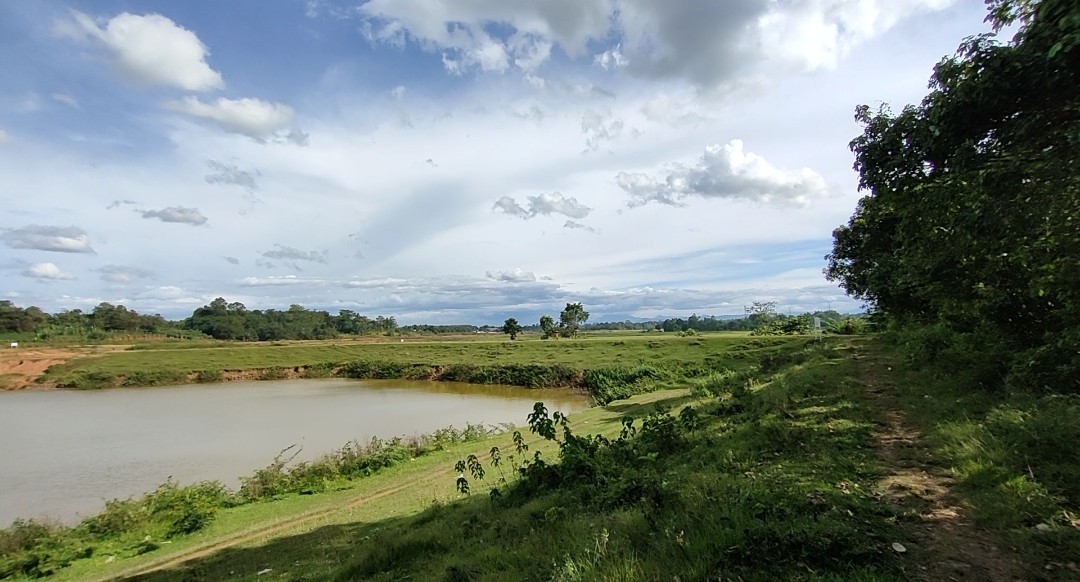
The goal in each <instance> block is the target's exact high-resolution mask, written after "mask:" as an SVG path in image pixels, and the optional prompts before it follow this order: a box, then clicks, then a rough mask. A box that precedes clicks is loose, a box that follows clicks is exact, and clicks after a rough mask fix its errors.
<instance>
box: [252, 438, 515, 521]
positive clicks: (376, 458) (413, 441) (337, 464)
mask: <svg viewBox="0 0 1080 582" xmlns="http://www.w3.org/2000/svg"><path fill="white" fill-rule="evenodd" d="M492 434H496V431H493V430H490V429H488V428H486V427H484V426H483V425H479V424H471V423H470V424H467V425H466V426H465V428H464V429H462V430H459V429H456V428H454V427H448V428H444V429H440V430H437V431H435V432H434V433H432V434H430V435H421V436H418V437H412V438H408V439H404V438H401V437H396V438H392V439H379V438H372V439H371V441H370V442H368V443H367V444H363V445H362V444H360V443H358V442H355V441H354V442H351V443H348V444H347V445H345V446H344V447H342V448H341V449H338V450H336V451H334V452H332V453H329V454H326V455H323V456H322V457H320V458H318V459H316V460H314V461H310V462H299V463H295V464H292V465H291V466H290V463H292V461H293V459H295V458H296V455H297V454H298V453H299V450H295V451H294V450H293V449H294V447H289V448H288V449H285V450H284V451H281V453H279V454H278V455H277V456H276V457H274V461H273V462H272V463H270V465H268V466H267V467H266V468H265V469H260V470H258V471H256V472H255V473H254V474H252V475H251V476H250V477H244V478H242V479H241V480H240V482H241V485H240V491H239V492H238V493H237V498H238V499H239V500H241V501H242V502H251V501H259V500H264V499H272V498H274V497H277V496H279V495H285V494H288V493H305V492H306V493H313V492H320V491H325V490H326V489H327V487H329V486H330V484H332V483H334V482H340V481H342V480H353V479H360V478H363V477H368V476H370V475H373V474H374V473H376V472H378V471H379V470H381V469H385V468H387V467H392V466H394V465H396V464H398V463H401V462H403V461H407V460H409V459H415V458H418V457H422V456H424V455H426V454H428V453H431V452H433V451H439V450H443V449H444V448H446V447H447V446H450V445H452V444H456V443H463V442H475V441H479V440H483V439H485V438H487V437H488V436H489V435H492ZM290 451H292V454H291V455H290V456H286V455H287V453H289V452H290Z"/></svg>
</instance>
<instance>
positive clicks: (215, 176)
mask: <svg viewBox="0 0 1080 582" xmlns="http://www.w3.org/2000/svg"><path fill="white" fill-rule="evenodd" d="M206 165H207V166H209V168H210V169H211V170H212V171H213V173H211V174H207V175H206V183H207V184H233V185H236V186H240V187H242V188H244V189H246V190H248V191H249V192H252V191H255V190H258V189H259V185H258V184H257V183H256V182H255V176H252V175H251V173H250V172H248V171H246V170H241V169H240V168H239V167H237V166H236V165H235V164H233V165H226V164H223V163H221V162H219V161H217V160H207V161H206ZM255 174H256V175H259V172H258V170H256V171H255Z"/></svg>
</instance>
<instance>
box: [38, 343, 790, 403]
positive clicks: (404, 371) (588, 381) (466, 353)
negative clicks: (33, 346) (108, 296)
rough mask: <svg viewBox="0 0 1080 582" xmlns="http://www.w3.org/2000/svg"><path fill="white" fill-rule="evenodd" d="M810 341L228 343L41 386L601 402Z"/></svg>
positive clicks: (57, 370)
mask: <svg viewBox="0 0 1080 582" xmlns="http://www.w3.org/2000/svg"><path fill="white" fill-rule="evenodd" d="M806 341H807V340H806V339H805V338H749V337H747V336H745V335H744V334H714V335H706V336H698V337H687V338H680V337H672V336H671V335H668V336H660V335H659V334H636V335H618V334H598V335H596V336H593V337H589V338H583V339H578V340H559V341H540V340H538V339H531V340H524V341H516V342H509V341H484V340H479V341H478V340H472V341H460V340H459V341H413V340H409V341H407V342H405V343H401V342H378V343H377V342H330V343H326V342H319V343H293V344H285V345H274V344H230V345H229V346H228V347H213V348H188V349H166V348H160V349H140V350H129V351H116V352H109V353H106V354H100V355H95V356H90V357H84V358H79V359H75V360H72V361H70V362H68V363H66V364H63V365H58V366H54V367H52V368H50V369H49V371H48V372H47V373H46V375H45V376H44V377H42V378H41V379H40V381H42V382H44V383H46V384H53V385H57V386H61V387H69V388H82V389H95V388H104V387H110V386H155V385H166V384H180V383H185V382H196V381H197V382H207V381H212V380H213V379H216V378H223V377H224V372H225V371H255V373H254V378H255V379H267V380H269V379H277V378H281V377H285V376H286V375H287V374H290V373H292V374H296V375H300V376H303V377H325V376H328V375H331V374H337V375H344V376H348V377H354V378H410V379H436V380H449V381H460V382H472V383H487V384H491V383H502V384H515V385H521V386H530V387H552V386H575V387H581V388H585V389H587V390H588V391H589V392H590V393H592V394H593V395H594V396H596V397H597V399H598V400H599V401H600V402H601V403H604V402H608V401H610V400H612V399H615V398H624V397H627V396H630V395H632V394H635V393H637V392H641V391H644V390H646V389H651V388H655V387H656V386H658V385H663V384H664V383H665V382H667V383H670V382H672V381H676V380H678V379H679V378H681V377H686V376H695V375H703V374H707V373H710V372H714V371H718V370H725V369H726V370H742V369H747V368H749V367H751V366H752V365H753V364H754V362H756V361H757V359H758V358H759V357H761V356H763V355H764V354H768V353H772V352H775V351H777V350H782V349H796V348H797V347H798V346H799V345H801V344H802V343H805V342H806Z"/></svg>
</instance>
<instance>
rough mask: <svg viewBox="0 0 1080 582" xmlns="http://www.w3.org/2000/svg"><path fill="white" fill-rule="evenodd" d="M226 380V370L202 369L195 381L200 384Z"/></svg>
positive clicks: (196, 375)
mask: <svg viewBox="0 0 1080 582" xmlns="http://www.w3.org/2000/svg"><path fill="white" fill-rule="evenodd" d="M224 380H225V372H223V371H221V370H200V371H199V372H197V373H196V374H195V381H196V382H198V383H200V384H210V383H213V382H223V381H224Z"/></svg>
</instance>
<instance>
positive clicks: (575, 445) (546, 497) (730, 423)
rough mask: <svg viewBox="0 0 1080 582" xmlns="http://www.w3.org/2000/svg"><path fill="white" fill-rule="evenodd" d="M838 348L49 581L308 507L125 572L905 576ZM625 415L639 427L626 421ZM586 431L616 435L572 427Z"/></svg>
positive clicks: (255, 508) (578, 419)
mask: <svg viewBox="0 0 1080 582" xmlns="http://www.w3.org/2000/svg"><path fill="white" fill-rule="evenodd" d="M834 348H835V346H834V345H831V344H830V343H829V342H824V343H823V344H820V345H811V346H804V347H803V348H802V349H800V350H799V351H798V352H792V351H790V350H787V351H782V352H775V351H774V352H773V354H772V355H771V356H770V357H769V358H767V361H765V362H762V363H763V364H765V365H763V366H762V367H761V370H762V371H761V372H758V373H754V372H751V371H746V372H744V373H739V372H734V371H726V372H722V373H716V374H713V375H710V376H703V377H699V378H691V379H686V380H684V385H686V386H688V387H689V388H691V390H690V391H687V390H685V389H684V390H682V391H676V392H670V391H669V392H656V393H652V394H648V395H642V396H637V397H635V398H633V399H630V400H623V401H619V402H616V403H614V404H612V405H610V406H608V407H604V408H594V409H591V410H589V411H585V412H583V413H579V414H576V415H574V421H573V422H572V423H571V424H570V427H571V428H572V430H573V434H572V435H570V436H566V435H561V434H557V433H558V431H555V434H556V436H557V437H558V439H557V440H539V439H537V437H535V436H533V435H530V434H529V433H528V431H525V435H526V436H527V438H528V441H529V442H528V444H529V446H530V448H529V450H528V451H527V452H518V451H516V450H515V447H514V444H513V442H512V441H511V440H510V437H509V435H500V436H496V437H492V438H490V439H488V440H487V441H485V442H483V443H481V444H474V445H469V444H463V445H457V446H455V447H451V449H450V450H447V451H442V452H439V453H435V454H433V455H431V456H426V457H423V458H419V459H417V460H416V461H414V462H409V463H405V464H399V465H396V466H394V467H391V468H389V469H387V470H385V471H383V472H380V473H377V474H375V475H374V476H372V477H369V478H365V479H362V480H360V481H357V482H354V483H350V484H348V485H347V486H348V487H349V488H348V489H345V490H342V491H336V490H334V488H329V490H328V491H327V492H326V493H320V494H316V495H309V496H298V495H295V494H286V495H283V496H281V497H280V499H278V500H273V501H268V502H263V503H256V504H252V505H248V506H243V507H238V508H234V509H223V510H221V511H220V512H219V513H218V515H217V516H216V518H215V520H214V521H213V522H212V523H211V524H210V525H209V526H208V527H206V528H205V529H203V530H200V531H197V532H195V533H194V534H190V535H183V536H178V537H176V538H175V539H174V540H171V541H173V544H169V545H161V546H160V547H159V548H157V549H155V550H154V551H152V552H150V553H149V554H146V555H141V556H138V555H130V554H131V552H128V553H127V554H124V555H122V556H120V557H119V558H118V559H116V560H113V561H112V562H108V563H106V562H107V556H105V555H97V556H96V557H91V558H90V559H85V560H79V561H77V562H75V563H74V564H73V565H72V566H71V567H70V568H67V569H65V570H61V571H59V572H58V573H57V574H56V579H59V580H69V579H70V580H76V579H88V578H112V577H116V576H121V577H122V575H125V573H127V575H129V578H130V574H132V573H134V572H137V571H140V570H143V569H145V568H147V567H148V566H151V565H153V564H167V563H168V562H169V560H170V557H172V556H176V555H182V554H184V553H187V552H191V551H193V550H195V549H197V548H198V547H200V546H205V545H207V544H212V543H214V541H215V540H229V539H237V538H238V537H243V536H242V535H241V533H242V532H244V531H245V530H246V531H249V532H250V531H255V532H257V531H258V530H259V529H260V528H261V529H262V530H263V531H265V530H266V528H267V527H269V526H270V525H271V524H273V523H275V522H277V523H281V522H283V521H285V520H288V519H289V518H290V517H293V516H296V515H303V514H305V513H306V514H308V515H315V516H316V517H315V518H314V519H311V520H307V521H303V522H300V523H295V524H293V525H290V526H289V527H287V528H286V529H284V530H282V531H277V532H274V533H273V534H272V535H270V534H267V535H259V534H257V533H256V535H254V536H253V537H251V538H250V539H244V540H243V541H242V543H238V544H235V545H231V546H229V547H227V548H224V549H220V550H219V551H217V552H214V553H211V554H209V555H207V556H205V557H201V558H197V559H194V560H192V561H189V562H186V563H184V564H183V565H181V566H178V567H171V568H167V569H165V570H161V571H157V572H153V573H149V574H144V575H140V576H136V577H134V578H130V579H137V580H153V581H171V580H176V581H181V580H182V581H190V580H221V579H229V580H234V579H235V580H266V579H286V580H326V581H331V580H360V579H372V580H399V579H413V580H661V579H662V580H672V579H674V577H675V576H678V577H679V578H678V579H681V580H704V579H710V580H712V579H717V577H718V576H720V577H722V579H740V578H741V579H742V580H744V581H746V582H749V581H751V580H775V579H801V580H901V579H904V576H903V573H902V571H901V569H900V566H901V564H900V562H899V561H898V560H899V559H898V558H897V557H896V556H895V555H894V553H893V552H891V551H889V550H888V544H889V543H890V542H892V541H895V539H897V537H896V536H897V535H899V527H900V526H898V525H897V524H898V522H902V521H903V520H904V519H906V516H904V515H900V514H897V513H896V511H895V510H894V508H892V507H891V506H889V505H887V504H886V503H885V502H883V501H881V500H880V499H879V498H878V497H876V496H875V495H873V493H872V491H873V486H874V484H875V482H876V481H877V480H878V478H879V477H880V476H881V467H880V466H879V464H878V461H877V460H876V457H875V449H874V443H873V438H872V437H871V431H872V430H873V427H874V424H875V422H877V421H879V418H878V417H877V412H875V411H873V410H870V409H868V408H866V407H865V406H863V405H861V404H860V402H859V399H858V383H857V381H856V378H855V367H854V364H853V361H852V360H851V359H845V358H844V357H842V353H841V352H838V351H837V350H835V349H834ZM752 349H758V348H752ZM748 388H749V389H748ZM687 405H690V406H691V408H689V409H688V408H686V407H687ZM688 410H689V411H688ZM626 417H633V418H635V419H636V420H635V422H634V423H633V425H632V426H633V429H634V432H635V434H636V436H634V435H631V434H630V433H629V432H628V433H627V434H626V435H625V436H620V432H621V431H622V430H624V426H623V424H621V421H622V420H623V419H624V418H626ZM556 428H557V425H556ZM585 434H602V435H605V437H606V439H607V440H599V441H597V440H592V439H586V440H582V439H581V438H580V437H578V436H576V435H585ZM492 446H497V447H499V449H500V451H501V458H502V459H503V462H502V463H501V464H500V466H498V467H495V466H492V465H491V461H490V451H489V450H490V448H491V447H492ZM537 451H540V452H541V456H540V457H539V459H541V460H543V461H544V462H543V463H540V462H537V461H536V457H534V456H533V455H534V454H535V453H536V452H537ZM470 455H473V456H475V457H476V458H477V460H478V461H480V462H481V463H483V465H484V466H485V467H486V469H487V475H486V476H485V477H484V478H483V479H477V478H476V476H475V475H473V476H470V477H469V479H470V481H471V494H470V495H467V496H463V495H461V494H458V493H456V492H455V489H454V483H455V479H456V476H457V471H456V470H455V469H454V462H455V461H456V460H459V459H465V458H466V457H468V456H470ZM559 459H561V460H562V462H561V463H559V464H551V463H552V462H554V461H556V460H559ZM526 460H528V461H530V468H529V469H527V470H526V471H525V472H524V473H521V472H519V471H516V470H515V466H519V467H520V466H522V463H524V462H525V461H526ZM500 477H503V478H505V479H506V482H501V481H500V480H499V479H500ZM496 487H497V488H498V489H499V491H500V496H499V498H498V499H497V500H496V499H494V498H492V497H491V494H490V493H489V492H490V490H492V488H496ZM380 492H382V493H384V494H385V496H381V497H378V498H377V499H374V500H372V501H370V502H367V503H360V504H357V501H360V500H363V499H364V498H365V497H375V496H377V495H380ZM387 492H389V493H387ZM267 569H269V570H270V572H268V573H265V574H264V575H263V576H260V575H259V572H266V570H267ZM267 576H269V578H267Z"/></svg>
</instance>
